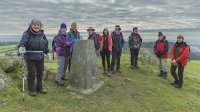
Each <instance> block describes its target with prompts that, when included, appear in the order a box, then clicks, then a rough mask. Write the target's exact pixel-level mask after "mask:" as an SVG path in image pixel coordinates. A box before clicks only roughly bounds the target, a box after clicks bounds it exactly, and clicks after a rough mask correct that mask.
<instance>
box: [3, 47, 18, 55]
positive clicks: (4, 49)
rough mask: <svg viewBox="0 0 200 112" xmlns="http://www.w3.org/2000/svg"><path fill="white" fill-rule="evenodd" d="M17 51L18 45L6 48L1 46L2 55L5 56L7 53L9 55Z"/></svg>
mask: <svg viewBox="0 0 200 112" xmlns="http://www.w3.org/2000/svg"><path fill="white" fill-rule="evenodd" d="M16 49H17V45H6V46H0V55H1V56H2V55H4V54H5V53H8V52H10V51H14V50H16Z"/></svg>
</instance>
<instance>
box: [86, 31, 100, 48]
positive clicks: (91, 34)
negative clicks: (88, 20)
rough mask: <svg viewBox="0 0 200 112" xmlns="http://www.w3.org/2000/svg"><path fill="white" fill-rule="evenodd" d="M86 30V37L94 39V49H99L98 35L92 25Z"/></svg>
mask: <svg viewBox="0 0 200 112" xmlns="http://www.w3.org/2000/svg"><path fill="white" fill-rule="evenodd" d="M87 31H88V39H91V40H93V41H94V47H95V49H96V51H97V50H99V48H100V42H99V37H100V35H99V34H97V33H95V32H94V31H95V29H94V28H93V27H89V28H88V29H87Z"/></svg>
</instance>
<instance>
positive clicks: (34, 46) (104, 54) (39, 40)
mask: <svg viewBox="0 0 200 112" xmlns="http://www.w3.org/2000/svg"><path fill="white" fill-rule="evenodd" d="M87 31H88V39H90V40H92V41H93V42H94V48H95V49H96V51H100V54H101V59H102V66H103V74H107V75H108V76H111V75H112V74H115V73H121V70H120V59H121V54H122V49H123V47H124V44H125V41H124V36H123V34H122V32H121V27H120V26H119V25H116V26H115V30H114V31H113V32H112V33H109V30H108V28H105V29H103V32H102V34H101V35H100V34H98V33H96V32H95V29H94V28H92V27H89V28H88V29H87ZM158 37H159V38H158V40H157V41H156V43H155V46H154V51H155V54H156V56H157V58H158V66H159V70H160V74H159V75H158V76H161V77H164V78H165V79H166V78H167V71H168V69H167V68H168V67H167V58H168V50H169V45H168V41H167V39H166V36H164V35H163V34H162V33H161V32H159V34H158ZM77 40H80V32H79V31H78V30H77V24H76V23H72V24H71V27H70V31H69V32H67V25H66V24H65V23H62V24H61V25H60V29H59V31H58V34H57V35H56V36H55V37H54V39H53V42H52V49H53V51H55V52H56V54H57V59H58V68H57V73H56V78H55V83H56V84H57V85H59V86H64V82H63V80H67V79H68V77H66V71H67V70H68V71H70V66H71V59H72V56H73V46H74V44H75V42H76V41H77ZM128 42H129V47H130V54H131V60H130V64H131V67H132V68H133V69H135V68H136V69H137V68H139V66H138V54H139V50H140V47H141V45H142V38H141V36H140V35H139V33H138V28H137V27H134V28H133V31H132V33H131V35H130V36H129V38H128ZM18 47H19V53H24V54H23V55H24V59H25V61H26V65H27V71H28V75H27V82H28V89H29V94H30V95H31V96H36V95H37V93H42V94H46V90H45V89H44V87H43V84H42V77H43V70H44V54H46V55H47V57H48V59H49V61H52V57H51V53H50V50H49V48H48V40H47V38H46V36H45V34H44V31H43V30H42V22H41V21H40V20H38V19H33V20H32V21H31V23H30V26H29V27H28V29H27V30H26V31H25V32H24V34H23V36H22V39H21V41H20V43H19V46H18ZM24 49H25V50H26V51H27V52H23V51H24ZM34 51H42V52H34ZM170 54H171V60H172V61H171V74H172V76H173V77H174V82H173V83H172V84H173V85H174V86H175V87H177V88H180V87H182V84H183V71H184V66H185V65H186V64H187V59H188V55H189V46H188V45H187V44H186V43H185V42H184V38H183V36H181V35H180V36H178V37H177V42H176V43H175V44H174V45H173V47H172V51H171V53H170ZM111 55H112V59H110V57H111ZM106 64H107V67H106ZM115 68H116V69H115ZM177 68H178V75H176V69H177ZM35 78H37V84H35Z"/></svg>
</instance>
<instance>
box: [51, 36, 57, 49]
mask: <svg viewBox="0 0 200 112" xmlns="http://www.w3.org/2000/svg"><path fill="white" fill-rule="evenodd" d="M56 38H57V36H55V37H54V38H53V41H52V45H51V46H52V50H53V51H55V52H56Z"/></svg>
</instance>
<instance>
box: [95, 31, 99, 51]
mask: <svg viewBox="0 0 200 112" xmlns="http://www.w3.org/2000/svg"><path fill="white" fill-rule="evenodd" d="M95 35H96V38H94V42H95V48H96V50H98V49H99V48H100V42H99V36H100V35H99V34H95Z"/></svg>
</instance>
